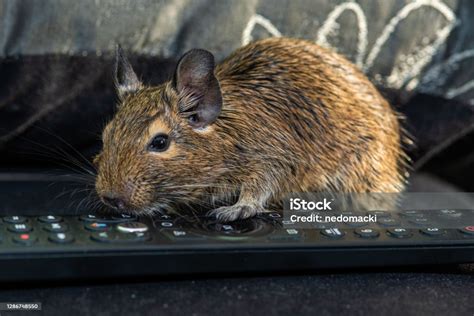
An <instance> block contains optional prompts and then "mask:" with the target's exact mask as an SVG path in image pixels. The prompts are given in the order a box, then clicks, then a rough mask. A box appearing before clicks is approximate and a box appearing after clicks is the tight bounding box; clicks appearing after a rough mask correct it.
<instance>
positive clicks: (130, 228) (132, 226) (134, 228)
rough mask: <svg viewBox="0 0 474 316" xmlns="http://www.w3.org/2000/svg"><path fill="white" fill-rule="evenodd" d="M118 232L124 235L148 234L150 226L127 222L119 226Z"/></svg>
mask: <svg viewBox="0 0 474 316" xmlns="http://www.w3.org/2000/svg"><path fill="white" fill-rule="evenodd" d="M117 230H118V231H121V232H123V233H135V232H146V231H147V230H148V226H147V225H145V224H143V223H140V222H125V223H120V224H117Z"/></svg>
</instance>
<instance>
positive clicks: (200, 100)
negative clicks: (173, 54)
mask: <svg viewBox="0 0 474 316" xmlns="http://www.w3.org/2000/svg"><path fill="white" fill-rule="evenodd" d="M214 66H215V64H214V56H213V55H212V54H211V53H210V52H208V51H206V50H203V49H193V50H190V51H189V52H187V53H186V54H184V55H183V57H181V59H180V60H179V61H178V65H177V66H176V71H175V73H174V78H173V85H174V88H175V89H176V91H177V92H178V94H179V96H180V101H179V111H180V113H181V114H182V115H184V116H187V117H188V118H189V123H190V124H191V125H192V126H193V127H194V128H203V127H205V126H207V125H209V124H211V123H213V122H214V121H215V120H216V119H217V117H218V116H219V114H220V112H221V108H222V95H221V89H220V86H219V82H218V81H217V78H216V77H215V76H214Z"/></svg>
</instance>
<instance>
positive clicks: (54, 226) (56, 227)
mask: <svg viewBox="0 0 474 316" xmlns="http://www.w3.org/2000/svg"><path fill="white" fill-rule="evenodd" d="M43 229H44V230H46V231H47V232H50V233H64V232H65V231H67V230H68V226H67V225H66V224H64V223H49V224H45V225H44V226H43Z"/></svg>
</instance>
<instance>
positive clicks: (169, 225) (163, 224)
mask: <svg viewBox="0 0 474 316" xmlns="http://www.w3.org/2000/svg"><path fill="white" fill-rule="evenodd" d="M159 224H160V227H161V228H174V223H173V222H170V221H165V222H160V223H159Z"/></svg>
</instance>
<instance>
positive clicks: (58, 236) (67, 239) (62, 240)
mask: <svg viewBox="0 0 474 316" xmlns="http://www.w3.org/2000/svg"><path fill="white" fill-rule="evenodd" d="M48 240H49V241H51V242H54V243H57V244H69V243H72V242H73V241H74V236H73V235H71V234H68V233H54V234H49V236H48Z"/></svg>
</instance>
